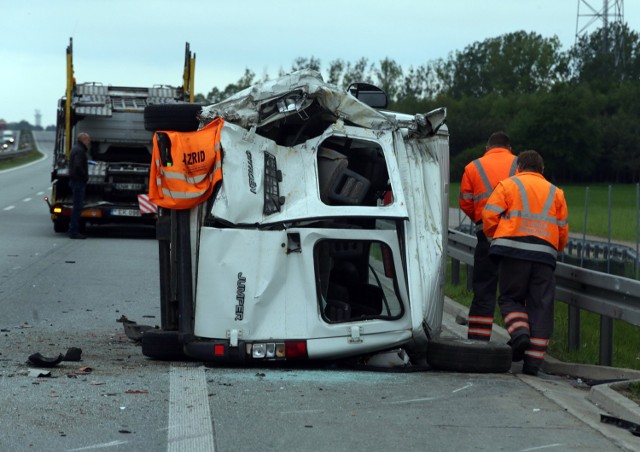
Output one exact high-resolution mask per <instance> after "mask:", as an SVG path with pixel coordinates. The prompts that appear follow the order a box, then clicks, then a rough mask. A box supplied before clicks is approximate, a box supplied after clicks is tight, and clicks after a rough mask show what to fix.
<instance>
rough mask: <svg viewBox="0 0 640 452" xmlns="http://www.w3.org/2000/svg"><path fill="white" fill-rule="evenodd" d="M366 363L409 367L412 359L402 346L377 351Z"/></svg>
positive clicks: (379, 365)
mask: <svg viewBox="0 0 640 452" xmlns="http://www.w3.org/2000/svg"><path fill="white" fill-rule="evenodd" d="M366 364H367V366H374V367H407V366H410V365H411V361H410V359H409V355H408V354H407V352H406V351H405V350H404V349H401V348H400V349H394V350H386V351H383V352H380V353H376V354H375V355H372V356H370V357H369V358H368V359H367V360H366Z"/></svg>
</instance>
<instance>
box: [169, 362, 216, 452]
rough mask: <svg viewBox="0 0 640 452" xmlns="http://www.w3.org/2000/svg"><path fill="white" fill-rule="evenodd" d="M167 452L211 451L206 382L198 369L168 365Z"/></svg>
mask: <svg viewBox="0 0 640 452" xmlns="http://www.w3.org/2000/svg"><path fill="white" fill-rule="evenodd" d="M167 450H168V451H169V452H200V451H202V452H214V451H215V445H214V441H213V424H212V422H211V410H210V409H209V397H208V394H207V383H206V379H205V375H204V368H203V367H202V366H198V367H194V366H193V364H190V363H179V362H175V363H171V370H170V372H169V435H168V439H167Z"/></svg>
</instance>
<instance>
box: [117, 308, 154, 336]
mask: <svg viewBox="0 0 640 452" xmlns="http://www.w3.org/2000/svg"><path fill="white" fill-rule="evenodd" d="M116 322H120V323H122V325H123V327H124V333H125V334H126V336H127V337H128V338H129V339H131V340H132V341H135V342H141V341H142V336H143V335H144V332H145V331H148V330H150V329H153V328H154V327H153V326H151V325H138V323H137V322H135V321H134V320H129V319H128V318H127V316H125V315H124V314H123V315H121V316H120V318H119V319H117V320H116Z"/></svg>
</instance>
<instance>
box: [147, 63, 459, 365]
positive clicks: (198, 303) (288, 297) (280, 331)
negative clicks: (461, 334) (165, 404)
mask: <svg viewBox="0 0 640 452" xmlns="http://www.w3.org/2000/svg"><path fill="white" fill-rule="evenodd" d="M385 106H386V95H385V94H384V93H383V92H382V91H380V90H379V89H377V88H375V87H374V86H372V85H368V84H354V85H352V86H351V87H350V88H349V90H348V92H344V91H342V90H339V89H338V88H337V87H336V86H334V85H331V84H327V83H325V82H323V80H322V77H321V76H320V75H319V74H318V73H316V72H313V71H310V70H304V71H299V72H296V73H293V74H290V75H287V76H284V77H281V78H279V79H276V80H272V81H268V82H265V83H261V84H258V85H256V86H253V87H250V88H248V89H246V90H244V91H241V92H239V93H237V94H236V95H234V96H232V97H231V98H229V99H227V100H225V101H222V102H220V103H218V104H215V105H211V106H208V107H203V108H202V110H201V111H200V112H199V114H198V119H199V120H200V128H202V127H204V126H206V125H207V124H208V123H210V122H211V121H213V120H219V119H220V118H221V119H222V120H223V124H222V126H221V129H220V134H219V139H220V146H221V149H222V151H221V152H222V162H221V167H222V180H221V182H219V183H217V184H216V186H215V190H214V192H213V194H212V196H210V197H209V198H208V199H206V200H205V201H204V202H201V203H199V204H198V205H197V206H195V207H192V208H189V209H167V208H163V209H161V212H160V218H159V222H158V225H157V228H158V229H157V236H158V239H159V241H160V242H159V243H160V282H161V311H162V325H161V328H160V329H152V330H147V331H145V332H144V335H143V337H142V349H143V353H144V354H145V355H146V356H149V357H152V358H156V359H176V358H180V357H189V358H193V359H198V360H203V361H207V362H221V363H228V362H240V363H249V362H256V361H265V360H268V361H271V360H273V361H277V360H292V359H308V360H313V359H336V358H345V357H355V356H361V355H367V354H373V353H377V352H380V351H384V350H390V349H394V348H399V347H402V348H404V349H406V350H407V351H408V352H409V356H411V354H412V353H414V354H416V355H422V356H424V352H425V350H426V347H427V344H428V343H429V341H430V339H431V338H436V337H437V336H438V335H439V333H440V330H441V323H442V314H443V303H444V275H445V263H446V246H447V229H448V189H449V134H448V130H447V127H446V125H445V117H446V110H445V109H444V108H439V109H436V110H434V111H431V112H429V113H426V114H418V115H415V116H408V115H403V114H398V113H392V112H387V111H384V110H382V109H380V108H384V107H385ZM180 108H181V107H180V106H179V105H178V106H175V105H153V106H149V107H147V109H146V111H145V118H146V127H147V128H148V129H149V130H153V131H156V133H155V137H154V140H156V145H159V143H158V140H160V138H162V137H163V136H164V137H165V138H166V134H163V132H162V131H163V130H165V131H167V130H175V128H173V127H172V126H173V124H174V123H179V124H183V123H185V122H188V120H185V118H183V117H182V116H183V113H185V112H183V111H181V110H180ZM187 113H188V112H187ZM187 119H188V118H187ZM187 133H188V132H187ZM196 133H197V132H196ZM160 145H161V143H160ZM172 146H173V148H171V147H172ZM168 148H170V149H168ZM168 148H167V146H166V143H165V146H164V152H165V153H166V152H170V153H171V154H172V159H173V161H176V159H181V160H182V159H184V155H189V154H192V155H196V154H194V150H189V149H180V147H179V146H178V145H177V144H176V143H171V144H169V146H168ZM161 165H170V163H167V162H166V161H164V158H163V162H162V163H161ZM160 170H161V169H160Z"/></svg>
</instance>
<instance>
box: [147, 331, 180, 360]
mask: <svg viewBox="0 0 640 452" xmlns="http://www.w3.org/2000/svg"><path fill="white" fill-rule="evenodd" d="M142 354H143V355H144V356H147V357H149V358H153V359H159V360H163V361H184V360H187V359H188V357H187V355H185V354H184V351H183V347H182V343H181V342H180V338H179V337H178V332H177V331H165V330H157V329H153V330H147V331H145V332H144V333H143V334H142Z"/></svg>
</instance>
